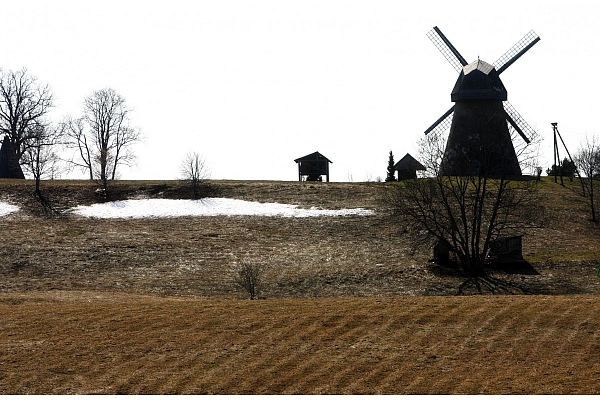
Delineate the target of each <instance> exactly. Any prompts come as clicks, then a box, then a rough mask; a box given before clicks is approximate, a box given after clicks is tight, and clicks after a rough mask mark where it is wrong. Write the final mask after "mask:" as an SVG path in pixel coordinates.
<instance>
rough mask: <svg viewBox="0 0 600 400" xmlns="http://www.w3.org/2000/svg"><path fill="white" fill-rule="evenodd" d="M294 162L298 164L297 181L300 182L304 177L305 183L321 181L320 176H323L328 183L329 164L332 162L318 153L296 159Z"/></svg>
mask: <svg viewBox="0 0 600 400" xmlns="http://www.w3.org/2000/svg"><path fill="white" fill-rule="evenodd" d="M294 162H296V163H297V164H298V180H300V181H302V177H304V176H305V177H306V180H307V181H322V180H323V178H322V176H323V175H325V178H326V181H327V182H329V164H330V163H333V162H332V161H330V160H329V159H328V158H327V157H325V156H324V155H323V154H321V153H319V152H318V151H315V152H314V153H312V154H309V155H307V156H304V157H300V158H297V159H295V160H294Z"/></svg>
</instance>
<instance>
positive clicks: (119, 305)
mask: <svg viewBox="0 0 600 400" xmlns="http://www.w3.org/2000/svg"><path fill="white" fill-rule="evenodd" d="M0 312H1V313H2V316H3V317H2V324H1V326H0V367H1V369H0V371H1V372H0V391H1V392H2V393H15V394H42V393H43V394H50V393H52V394H69V393H103V394H104V393H108V394H119V393H145V394H159V393H177V394H198V393H221V394H298V393H300V394H325V393H327V394H361V393H368V394H386V393H394V394H409V393H419V394H445V393H454V394H492V393H493V394H498V393H511V394H515V393H518V394H522V393H527V394H547V393H552V394H557V393H560V394H564V393H569V394H592V393H594V394H598V393H600V363H599V362H598V360H599V359H600V321H599V318H598V316H599V315H600V304H599V303H598V297H595V296H592V297H589V296H459V297H456V296H452V297H439V296H429V297H394V298H387V297H384V298H322V299H293V300H262V301H235V300H222V301H214V300H192V299H173V298H161V297H157V296H137V295H117V294H110V293H98V292H93V293H90V292H87V293H86V292H67V293H65V292H58V293H28V294H19V295H17V294H5V295H2V296H0Z"/></svg>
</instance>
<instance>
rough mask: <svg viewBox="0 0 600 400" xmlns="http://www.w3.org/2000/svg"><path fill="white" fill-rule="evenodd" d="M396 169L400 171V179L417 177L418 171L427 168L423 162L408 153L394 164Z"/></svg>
mask: <svg viewBox="0 0 600 400" xmlns="http://www.w3.org/2000/svg"><path fill="white" fill-rule="evenodd" d="M394 169H395V170H396V171H398V180H399V181H401V180H403V179H416V178H417V171H425V170H426V168H425V167H424V166H423V164H421V163H420V162H418V161H417V160H415V158H414V157H413V156H411V155H410V154H408V153H406V155H405V156H404V157H402V159H401V160H400V161H398V162H397V163H396V165H394Z"/></svg>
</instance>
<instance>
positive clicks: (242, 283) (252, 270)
mask: <svg viewBox="0 0 600 400" xmlns="http://www.w3.org/2000/svg"><path fill="white" fill-rule="evenodd" d="M264 271H265V268H264V266H263V265H262V264H260V263H258V262H254V261H242V262H241V263H240V265H239V266H238V270H237V276H236V279H235V283H236V285H237V286H239V287H240V288H241V289H242V290H245V291H246V292H247V293H248V294H249V295H250V300H256V299H258V296H259V295H260V292H261V290H262V284H263V278H264Z"/></svg>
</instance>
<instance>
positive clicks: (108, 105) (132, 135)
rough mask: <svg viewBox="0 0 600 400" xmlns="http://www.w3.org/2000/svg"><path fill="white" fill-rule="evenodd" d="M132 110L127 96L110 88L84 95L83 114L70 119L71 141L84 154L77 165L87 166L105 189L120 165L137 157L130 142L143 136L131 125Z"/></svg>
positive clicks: (90, 173)
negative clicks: (126, 104) (126, 98)
mask: <svg viewBox="0 0 600 400" xmlns="http://www.w3.org/2000/svg"><path fill="white" fill-rule="evenodd" d="M130 112H131V110H129V109H128V108H127V107H126V106H125V99H124V98H123V97H121V95H119V94H118V93H117V92H116V91H115V90H114V89H110V88H107V89H102V90H97V91H95V92H93V93H92V94H91V95H89V96H88V97H86V98H85V100H84V107H83V116H82V117H81V118H79V119H68V120H67V126H68V131H67V132H68V135H69V137H70V142H71V145H72V146H73V147H75V148H77V149H78V152H79V156H80V157H81V161H80V162H75V163H76V165H79V166H80V167H82V168H85V169H87V170H88V172H89V175H90V179H99V180H100V182H101V184H102V186H103V188H104V190H106V189H107V181H108V180H109V179H111V180H114V179H115V176H116V171H117V167H118V166H119V165H122V164H125V165H131V163H132V162H133V161H134V159H135V155H134V153H133V152H132V151H131V146H132V145H133V144H134V143H136V142H138V141H140V140H141V133H140V130H139V128H137V127H132V126H131V125H130V121H129V114H130Z"/></svg>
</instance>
